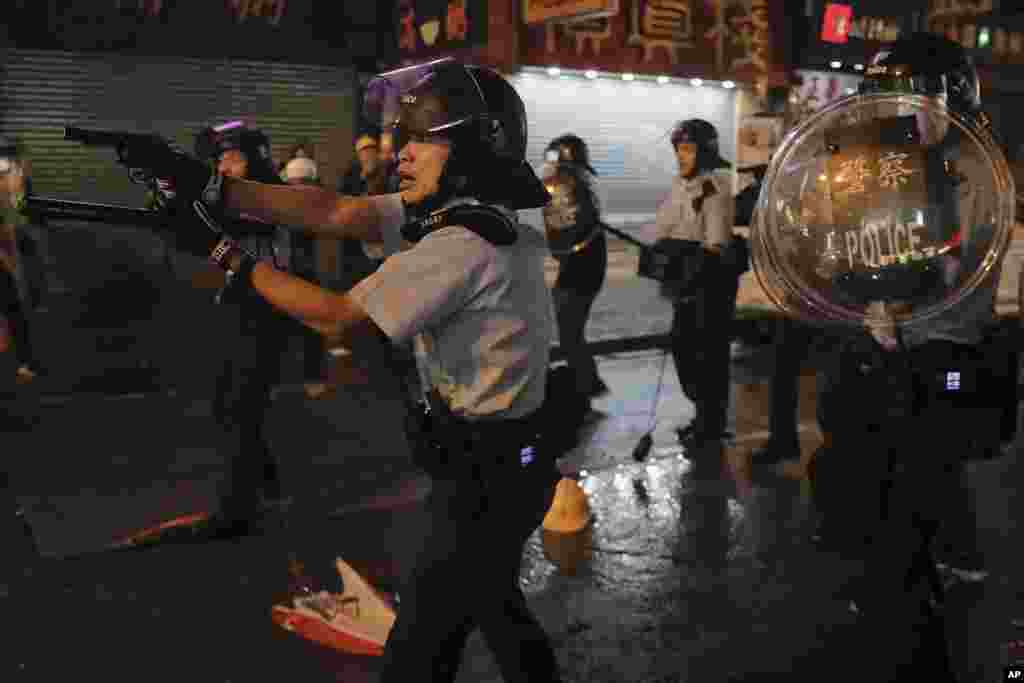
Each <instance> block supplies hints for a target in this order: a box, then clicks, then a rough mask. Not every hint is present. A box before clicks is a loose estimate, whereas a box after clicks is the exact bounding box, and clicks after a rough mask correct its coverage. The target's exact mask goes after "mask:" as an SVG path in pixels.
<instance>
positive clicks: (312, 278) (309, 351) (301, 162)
mask: <svg viewBox="0 0 1024 683" xmlns="http://www.w3.org/2000/svg"><path fill="white" fill-rule="evenodd" d="M281 177H282V178H283V179H284V182H285V183H287V184H289V185H319V184H320V169H319V167H318V166H317V163H316V162H315V161H313V160H312V159H310V158H308V157H304V156H296V157H294V158H293V159H292V160H291V161H289V162H288V163H287V164H285V166H284V169H283V170H282V171H281ZM289 237H290V238H291V240H290V241H291V249H290V253H289V259H290V263H289V266H290V267H291V271H292V272H293V273H295V274H296V275H298V276H299V277H301V278H302V279H304V280H307V281H309V282H312V283H315V284H320V282H319V277H318V276H317V269H316V241H315V240H314V239H313V238H312V237H310V236H309V235H307V234H306V233H304V232H301V231H293V232H292V233H291V234H290V235H289ZM301 335H302V342H303V343H302V368H303V379H304V380H305V386H304V389H305V392H306V396H308V397H309V398H320V397H321V396H323V395H324V394H325V393H327V348H326V346H325V345H324V339H323V337H322V336H321V335H319V334H317V332H316V331H315V330H311V329H309V328H307V327H303V328H302V330H301Z"/></svg>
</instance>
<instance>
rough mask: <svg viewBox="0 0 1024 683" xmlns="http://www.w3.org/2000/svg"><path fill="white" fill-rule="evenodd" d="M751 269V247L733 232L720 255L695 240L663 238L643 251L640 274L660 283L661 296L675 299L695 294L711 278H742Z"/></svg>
mask: <svg viewBox="0 0 1024 683" xmlns="http://www.w3.org/2000/svg"><path fill="white" fill-rule="evenodd" d="M748 270H750V247H749V245H748V243H747V239H746V238H745V237H743V236H742V235H733V237H732V240H731V241H730V242H729V244H728V245H727V246H726V247H725V248H724V249H723V250H722V252H721V254H717V253H713V252H711V251H709V250H707V249H705V248H704V245H703V244H702V243H701V242H698V241H696V240H679V239H667V238H666V239H661V240H658V241H657V242H656V243H655V244H654V246H652V247H648V248H645V249H642V250H641V251H640V262H639V264H638V266H637V274H638V275H640V277H646V278H650V279H652V280H657V281H658V282H659V283H661V291H662V295H663V296H666V297H668V298H672V299H678V298H686V297H691V296H695V295H696V294H697V292H698V290H699V289H700V288H701V287H702V286H703V285H704V283H705V281H706V280H707V279H708V278H709V277H714V276H715V275H722V276H726V275H728V276H735V277H739V276H740V275H742V274H743V273H745V272H746V271H748Z"/></svg>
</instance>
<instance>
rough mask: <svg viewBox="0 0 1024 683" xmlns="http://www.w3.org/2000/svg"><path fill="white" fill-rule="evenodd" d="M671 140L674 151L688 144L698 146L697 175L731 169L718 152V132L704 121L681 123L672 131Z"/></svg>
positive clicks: (690, 120) (689, 120)
mask: <svg viewBox="0 0 1024 683" xmlns="http://www.w3.org/2000/svg"><path fill="white" fill-rule="evenodd" d="M669 139H670V140H671V141H672V147H673V149H674V148H676V147H678V146H679V145H681V144H683V143H686V142H689V143H693V144H695V145H696V146H697V171H696V172H697V173H703V172H704V171H714V170H716V169H719V168H729V167H730V164H729V162H728V161H726V160H725V159H723V158H722V156H721V155H720V154H719V152H718V131H717V130H715V127H714V126H713V125H712V124H711V123H709V122H708V121H705V120H704V119H686V120H685V121H680V122H679V123H677V124H676V125H675V127H674V128H673V129H672V134H671V136H670V137H669Z"/></svg>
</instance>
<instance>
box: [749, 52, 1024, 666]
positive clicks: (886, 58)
mask: <svg viewBox="0 0 1024 683" xmlns="http://www.w3.org/2000/svg"><path fill="white" fill-rule="evenodd" d="M958 117H963V118H958ZM765 187H766V189H765V192H767V194H768V198H769V201H768V202H766V203H765V204H764V207H765V210H764V211H763V212H761V213H760V214H759V215H758V221H757V225H756V230H755V232H756V233H757V234H756V235H755V237H754V239H753V243H754V253H755V255H756V256H757V258H755V264H756V265H757V267H758V275H759V279H760V280H761V281H762V282H763V283H764V284H765V289H766V291H767V292H768V293H769V294H770V295H771V296H772V298H773V299H774V300H775V301H776V303H778V304H779V305H780V306H782V307H783V308H784V309H786V310H787V312H789V313H791V314H794V315H798V316H800V317H802V318H803V319H805V320H808V321H810V322H817V323H818V324H822V323H837V324H839V323H841V324H845V325H846V326H847V327H848V329H850V330H854V331H856V330H859V333H850V334H848V335H846V336H844V341H843V343H842V345H841V347H840V348H839V350H838V353H837V355H836V357H835V359H834V362H833V363H832V365H831V366H830V367H829V368H828V369H827V371H826V373H825V382H824V386H823V387H822V390H821V392H820V399H819V421H820V423H821V427H822V431H823V433H824V436H825V447H824V449H823V450H822V451H821V452H820V455H819V456H818V457H817V460H820V462H819V463H818V465H817V467H816V469H817V472H818V473H817V476H816V483H815V502H816V503H817V504H818V505H819V507H820V508H821V509H822V510H823V511H824V518H825V524H826V528H827V529H828V533H829V535H834V534H840V535H841V536H842V538H841V539H837V540H840V541H841V542H842V545H843V547H845V549H846V550H848V551H851V552H853V553H854V554H856V555H857V556H859V557H860V558H862V559H863V560H864V561H865V565H864V571H863V580H862V581H860V582H859V585H858V586H857V589H856V592H855V594H854V596H853V601H852V603H851V606H852V607H854V609H855V610H856V612H857V613H858V614H860V618H861V620H862V622H863V626H864V633H865V634H866V636H867V637H868V639H869V640H868V643H869V648H870V650H871V651H872V652H873V653H874V654H875V655H876V658H874V659H872V660H871V662H870V663H867V662H866V664H867V665H868V666H870V667H871V668H872V669H873V670H872V671H870V672H865V676H864V678H865V679H867V678H870V679H871V680H886V681H890V680H891V681H902V680H908V679H909V678H910V677H911V676H920V675H922V674H924V675H926V676H929V677H932V678H933V679H934V680H954V676H953V674H952V671H951V668H952V667H951V665H950V663H949V661H948V656H947V647H946V642H945V637H944V634H943V633H942V632H941V628H940V627H939V626H938V625H939V624H940V623H941V620H940V619H938V618H937V615H936V614H935V606H934V602H932V601H930V598H932V597H939V598H941V596H935V591H936V590H937V585H938V581H937V577H936V576H935V574H934V571H935V567H934V562H935V560H934V559H933V558H934V557H935V555H934V554H933V553H934V550H933V547H932V546H933V544H934V541H935V539H936V537H937V534H938V532H939V530H940V528H941V529H942V530H943V531H944V536H945V539H944V540H945V542H946V545H947V546H948V548H939V549H937V550H938V551H939V553H940V559H941V560H942V563H943V564H944V565H945V566H946V568H949V569H951V570H952V574H953V576H955V577H957V578H960V579H966V580H981V579H983V578H984V576H985V571H984V567H983V565H982V557H981V554H980V552H979V550H978V547H977V540H976V530H975V523H974V514H973V510H972V508H971V504H970V498H969V491H968V489H967V487H966V484H965V482H964V471H963V460H964V458H965V457H967V456H969V455H970V453H971V452H972V451H973V450H974V449H975V448H976V447H977V445H978V442H979V441H984V440H993V439H996V440H997V439H999V438H1000V430H999V418H1000V414H1001V412H1002V409H1003V406H1002V405H1001V402H1002V401H1003V400H1005V399H1004V398H1003V397H1004V396H1005V395H1006V394H1007V392H1006V391H1004V390H1003V389H1004V388H1005V387H1004V386H1002V385H1003V384H1004V383H1005V382H1004V381H1003V380H1001V379H999V377H998V373H997V372H995V371H994V368H1004V367H1005V363H1004V362H1003V360H1004V358H1003V357H1004V356H1005V350H1004V349H1000V348H998V347H996V346H994V345H992V344H991V343H989V342H988V341H987V338H988V330H989V329H990V328H991V326H992V323H993V322H994V318H995V295H996V289H997V287H998V282H999V275H1000V269H1001V263H1002V258H1003V256H1004V255H1005V251H1006V246H1007V244H1008V240H1009V234H1010V227H1011V226H1012V220H1013V202H1014V199H1013V191H1012V190H1013V185H1012V179H1011V176H1010V174H1009V169H1008V166H1007V164H1006V160H1005V158H1004V157H1003V155H1002V152H1001V151H1000V150H999V148H998V145H997V144H996V142H995V139H994V137H993V136H992V134H991V131H990V130H989V128H988V121H987V118H986V117H985V116H984V114H983V112H982V110H981V98H980V88H979V84H978V80H977V74H976V72H975V70H974V67H973V65H972V64H971V61H970V59H969V58H968V56H967V54H966V53H965V51H964V50H963V48H961V47H960V46H959V45H957V44H956V43H953V42H951V41H949V40H946V39H945V38H943V37H939V36H934V35H929V34H913V35H910V36H907V37H905V38H901V39H900V40H898V41H897V42H895V43H894V44H892V45H891V46H889V47H888V48H886V49H884V50H883V51H882V52H880V53H879V54H878V55H877V56H876V57H875V59H874V60H873V61H872V64H871V65H870V66H869V68H868V69H867V71H866V73H865V78H864V81H863V83H862V86H861V95H858V96H855V97H851V98H847V99H846V100H844V101H843V106H836V107H835V108H833V109H831V110H830V113H829V114H828V116H825V117H822V118H818V119H816V120H815V121H812V122H808V123H805V124H804V125H802V126H801V127H799V128H798V129H797V130H796V131H794V132H792V133H791V134H790V136H788V137H787V142H786V143H784V144H783V146H782V148H780V150H778V151H777V152H776V155H775V156H774V157H773V160H772V165H771V168H770V169H769V173H768V176H767V178H766V185H765ZM805 210H806V211H805ZM801 216H810V218H809V219H805V218H801ZM1011 395H1012V394H1011ZM938 537H939V538H943V536H938ZM940 601H941V600H940ZM929 639H931V640H930V642H929Z"/></svg>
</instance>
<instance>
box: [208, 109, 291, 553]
mask: <svg viewBox="0 0 1024 683" xmlns="http://www.w3.org/2000/svg"><path fill="white" fill-rule="evenodd" d="M196 153H197V156H199V157H200V158H202V159H206V160H208V161H209V162H210V163H211V164H212V166H213V168H215V169H216V172H217V173H218V174H221V175H223V176H225V177H229V178H244V179H246V180H251V181H255V182H260V183H269V184H281V180H280V177H279V176H278V174H277V173H275V172H274V166H273V161H272V160H271V156H270V141H269V139H268V138H267V136H266V135H265V134H264V133H263V132H262V131H260V130H258V129H255V128H251V127H248V126H246V125H245V124H244V123H242V122H239V121H232V122H229V123H226V124H223V125H221V126H217V127H214V128H210V129H207V130H205V131H203V132H202V133H201V134H200V135H199V136H198V137H197V141H196ZM225 228H226V229H227V230H229V231H230V232H231V234H235V235H239V236H240V237H239V240H240V243H241V244H243V245H244V246H245V249H246V250H247V251H248V252H249V253H251V254H253V256H254V257H255V258H258V259H260V260H261V261H265V262H266V263H268V264H273V265H274V266H275V267H283V266H284V263H283V259H282V258H281V255H280V252H281V249H280V245H281V241H282V240H281V237H282V235H281V231H280V230H279V229H278V228H277V227H276V226H274V225H273V224H270V223H265V222H260V219H259V218H258V217H257V218H253V217H251V216H246V217H245V220H241V219H239V220H232V221H230V222H229V223H228V224H227V225H226V226H225ZM217 299H218V302H219V303H220V311H221V315H222V316H224V318H225V320H226V324H227V326H228V327H229V328H230V330H231V332H230V333H229V334H228V335H227V336H226V337H224V338H223V339H220V340H217V341H218V342H219V344H220V354H221V355H220V359H221V360H220V372H219V374H218V376H217V379H216V385H215V396H214V416H215V418H216V419H217V422H218V424H219V425H220V427H221V432H220V444H219V446H220V447H219V449H218V450H219V451H220V452H221V453H222V455H223V457H224V460H225V465H226V473H225V477H224V479H223V480H222V482H221V489H220V505H219V510H218V513H217V514H216V515H214V517H213V518H211V521H210V524H209V527H208V529H207V532H208V533H209V534H210V535H212V536H233V535H237V534H243V533H246V532H247V531H248V530H249V528H250V526H251V524H252V523H253V522H254V521H255V520H258V519H259V518H261V517H262V515H263V514H264V512H265V510H266V507H267V506H268V505H272V504H275V503H278V502H280V501H281V500H282V497H283V494H282V488H281V478H280V473H279V467H278V463H277V460H276V459H275V458H274V456H273V454H272V453H271V452H270V446H269V444H268V443H267V437H266V434H265V433H264V430H265V428H266V423H267V416H268V413H269V410H270V404H271V390H272V389H273V387H274V386H275V385H276V384H277V383H278V382H279V381H280V371H281V362H282V356H283V354H284V352H285V350H286V349H287V344H288V337H289V336H290V335H291V334H292V333H295V332H298V330H297V329H295V328H294V326H293V325H291V324H290V321H288V319H287V318H285V317H284V316H281V315H279V314H277V313H276V312H275V311H273V310H269V309H267V308H265V307H254V306H251V305H249V304H248V303H247V302H245V301H242V300H238V299H236V298H233V297H232V296H231V288H230V284H229V286H228V287H226V288H225V289H224V290H222V291H221V293H220V294H218V296H217Z"/></svg>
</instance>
